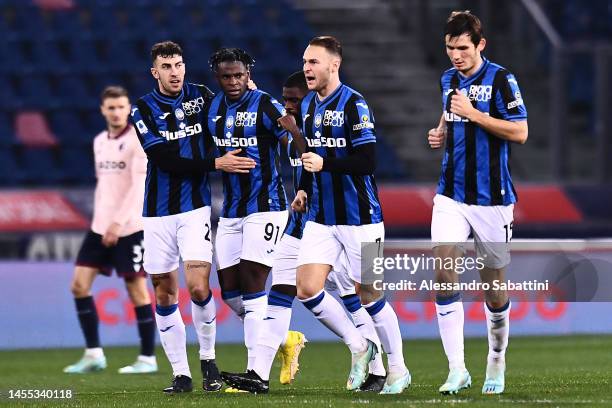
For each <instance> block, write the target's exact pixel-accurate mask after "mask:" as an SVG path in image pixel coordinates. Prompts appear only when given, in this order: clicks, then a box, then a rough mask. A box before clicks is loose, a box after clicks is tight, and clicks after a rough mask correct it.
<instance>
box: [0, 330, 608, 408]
mask: <svg viewBox="0 0 612 408" xmlns="http://www.w3.org/2000/svg"><path fill="white" fill-rule="evenodd" d="M465 349H466V358H467V367H468V369H469V370H470V373H471V374H472V379H473V387H472V388H471V389H469V390H466V391H465V392H462V393H460V394H459V395H457V396H448V397H445V396H441V395H440V394H438V392H437V389H438V387H439V386H440V384H441V383H442V382H443V380H444V379H445V378H446V374H447V367H446V359H445V357H444V354H443V351H442V345H441V343H440V341H439V340H415V341H407V342H405V343H404V354H405V356H406V362H407V363H408V365H409V368H410V371H411V373H412V378H413V380H412V381H413V382H412V386H411V387H410V389H408V390H407V391H405V392H404V394H402V395H399V396H382V395H371V394H364V393H350V392H348V391H345V390H344V384H345V382H346V376H347V374H348V371H349V362H350V355H349V352H348V350H347V349H346V347H345V346H344V345H342V344H339V343H308V344H307V347H306V349H305V350H304V352H303V354H302V358H301V361H300V368H301V371H300V373H299V374H298V376H297V378H296V381H295V383H294V384H293V385H290V386H281V385H280V384H279V382H278V371H279V364H278V363H275V366H274V368H273V372H272V377H271V379H272V381H271V384H270V388H271V391H270V394H268V395H261V396H255V395H245V394H224V393H217V394H206V395H205V394H204V393H203V392H202V391H201V388H200V385H201V384H200V383H201V374H200V372H199V364H198V361H197V348H196V347H195V346H191V347H190V348H189V355H190V357H191V361H190V364H191V368H192V370H193V376H194V386H196V387H197V388H196V389H195V390H194V392H193V393H191V394H185V395H177V396H167V395H163V394H162V392H161V389H162V388H163V387H165V386H167V385H168V384H169V383H170V380H171V370H170V366H169V364H168V362H167V361H166V358H165V356H164V355H163V351H162V350H161V348H158V350H157V358H158V363H159V366H160V372H159V373H157V374H152V375H119V374H117V369H118V368H119V367H121V366H123V365H126V364H128V363H131V362H132V361H133V360H134V358H135V357H136V354H137V349H136V348H131V347H129V348H128V347H121V348H107V349H106V350H105V352H106V357H107V359H108V368H107V369H106V370H105V371H104V372H101V373H96V374H88V375H68V374H63V373H62V368H63V367H64V366H66V365H68V364H70V363H72V362H74V361H76V360H77V359H78V358H79V357H80V356H81V353H82V350H77V349H53V350H16V351H3V352H0V390H1V393H2V395H1V396H0V405H1V406H23V405H31V404H30V403H29V401H23V400H8V399H7V391H8V390H9V389H33V390H42V389H45V390H49V389H53V390H62V389H70V390H72V391H73V392H74V393H75V395H76V396H75V397H74V399H72V400H64V401H61V400H44V401H41V400H38V401H35V402H34V404H35V405H36V406H40V405H41V404H43V405H44V406H88V407H89V406H99V407H104V406H116V407H147V408H151V407H157V406H159V407H165V408H166V407H168V406H169V404H172V406H204V405H202V404H206V405H205V406H206V407H217V406H218V407H249V408H250V407H270V406H271V407H289V406H292V405H294V406H296V407H300V408H301V407H306V406H308V407H312V406H315V407H330V406H332V407H334V406H342V407H345V406H367V407H377V406H401V407H432V406H439V405H443V406H456V405H459V406H469V407H487V406H493V405H494V404H495V405H502V406H508V407H510V406H515V405H516V406H523V407H528V406H549V407H553V406H581V407H592V406H600V407H607V406H612V364H611V363H610V361H612V360H611V356H612V336H603V335H601V336H569V337H522V338H511V339H510V348H509V349H508V354H507V363H508V370H507V373H506V393H505V394H503V395H501V396H483V395H481V394H480V388H481V387H482V382H483V380H484V371H485V364H486V361H485V360H486V354H487V344H486V340H485V339H469V340H467V341H466V345H465ZM217 362H218V364H219V367H220V369H221V370H227V371H241V370H244V368H245V362H246V353H245V351H244V346H242V345H219V346H218V349H217Z"/></svg>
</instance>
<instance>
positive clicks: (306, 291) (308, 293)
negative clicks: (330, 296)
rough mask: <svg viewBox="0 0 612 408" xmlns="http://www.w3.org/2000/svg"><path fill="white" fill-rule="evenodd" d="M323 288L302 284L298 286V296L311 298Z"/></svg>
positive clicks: (299, 297) (302, 298)
mask: <svg viewBox="0 0 612 408" xmlns="http://www.w3.org/2000/svg"><path fill="white" fill-rule="evenodd" d="M320 291H321V289H318V288H315V287H313V286H311V285H302V286H298V288H297V297H298V299H300V300H304V299H309V298H311V297H313V296H315V295H316V294H317V293H319V292H320Z"/></svg>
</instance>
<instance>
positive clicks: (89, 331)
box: [74, 296, 100, 348]
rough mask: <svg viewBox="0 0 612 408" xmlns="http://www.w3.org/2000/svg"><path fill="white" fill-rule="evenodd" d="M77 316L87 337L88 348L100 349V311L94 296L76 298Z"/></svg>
mask: <svg viewBox="0 0 612 408" xmlns="http://www.w3.org/2000/svg"><path fill="white" fill-rule="evenodd" d="M74 303H75V305H76V310H77V315H78V317H79V323H80V324H81V330H82V331H83V335H84V336H85V344H86V345H87V348H97V347H100V336H99V334H98V311H97V310H96V304H95V303H94V299H93V296H87V297H83V298H75V299H74Z"/></svg>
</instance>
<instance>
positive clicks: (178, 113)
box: [174, 108, 185, 120]
mask: <svg viewBox="0 0 612 408" xmlns="http://www.w3.org/2000/svg"><path fill="white" fill-rule="evenodd" d="M174 116H176V118H177V119H178V120H183V119H185V113H184V112H183V110H182V109H181V108H176V109H175V111H174Z"/></svg>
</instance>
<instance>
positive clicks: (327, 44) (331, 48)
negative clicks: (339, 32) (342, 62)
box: [308, 35, 342, 59]
mask: <svg viewBox="0 0 612 408" xmlns="http://www.w3.org/2000/svg"><path fill="white" fill-rule="evenodd" d="M308 45H316V46H319V47H323V48H325V49H326V50H327V51H328V52H329V53H331V54H334V55H337V56H338V57H340V59H342V44H340V41H338V39H337V38H336V37H332V36H331V35H321V36H319V37H315V38H313V39H312V40H310V42H309V43H308Z"/></svg>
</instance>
